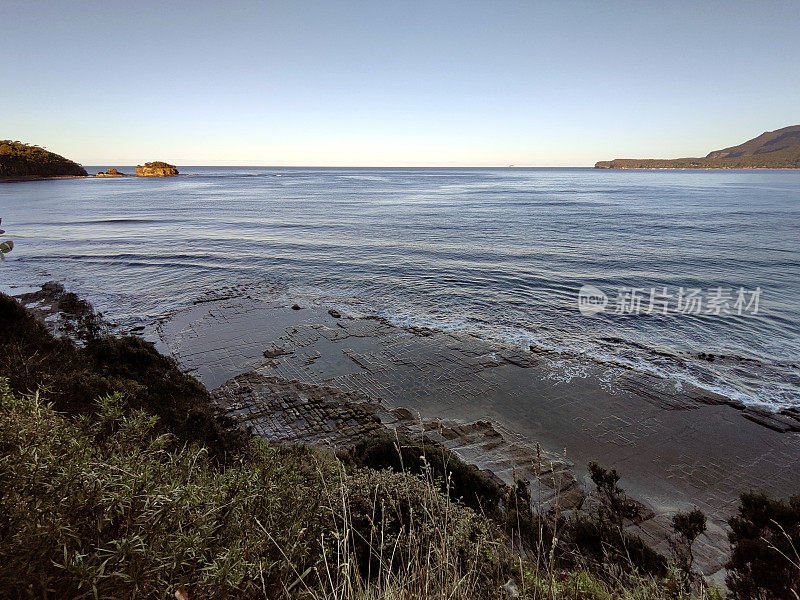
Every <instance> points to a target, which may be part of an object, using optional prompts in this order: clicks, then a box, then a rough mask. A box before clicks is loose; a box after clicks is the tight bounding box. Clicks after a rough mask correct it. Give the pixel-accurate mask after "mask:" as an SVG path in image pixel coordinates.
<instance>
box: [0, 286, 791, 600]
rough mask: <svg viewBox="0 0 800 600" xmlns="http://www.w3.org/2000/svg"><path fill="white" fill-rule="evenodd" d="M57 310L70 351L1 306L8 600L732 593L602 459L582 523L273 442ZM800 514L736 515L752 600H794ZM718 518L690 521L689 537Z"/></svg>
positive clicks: (344, 455)
mask: <svg viewBox="0 0 800 600" xmlns="http://www.w3.org/2000/svg"><path fill="white" fill-rule="evenodd" d="M50 285H55V284H50ZM61 292H63V290H61ZM59 304H60V306H59V315H58V317H57V321H58V322H57V323H56V324H55V327H56V329H57V330H58V331H60V332H61V333H62V335H60V336H56V335H54V334H53V333H51V331H50V330H49V329H48V328H47V327H45V325H44V324H43V323H42V322H41V321H40V320H39V319H37V318H36V317H35V316H34V314H33V313H32V312H31V311H30V310H27V309H25V308H24V307H23V306H21V305H20V304H19V303H18V302H17V301H16V300H14V299H13V298H10V297H8V296H5V295H0V338H2V340H3V341H2V344H0V378H2V379H0V597H59V598H132V597H167V596H170V597H178V598H192V599H193V598H230V597H236V598H276V597H303V598H331V599H334V598H335V599H342V600H344V599H350V598H465V599H466V598H495V597H506V598H510V597H521V598H532V599H533V598H535V599H544V598H548V599H556V598H558V599H575V600H577V599H598V600H599V599H609V600H610V599H612V598H630V599H633V598H653V599H656V600H658V599H666V598H675V599H686V598H690V597H696V598H708V597H718V596H719V594H718V592H716V591H715V590H713V589H712V590H709V589H707V588H706V587H705V586H704V585H702V584H701V581H700V580H699V579H698V578H697V577H695V576H690V575H688V574H686V573H684V572H683V570H682V569H683V567H682V565H683V563H681V562H680V561H679V558H678V557H676V558H674V559H670V558H668V557H664V556H661V555H660V554H658V553H657V552H655V551H653V550H652V549H650V548H649V547H648V546H647V545H646V544H645V543H644V542H643V541H642V540H641V539H639V538H638V537H636V536H634V535H632V534H630V533H628V532H627V531H625V528H624V524H625V523H628V522H630V521H631V520H632V519H636V518H637V516H636V512H637V507H636V504H635V503H634V502H632V501H631V500H630V499H628V497H627V495H626V494H625V493H624V491H623V490H622V489H621V488H620V486H619V481H620V478H619V474H618V473H617V472H616V470H614V469H613V468H611V469H607V468H604V467H601V466H599V465H596V464H593V465H592V466H591V467H590V472H591V474H592V478H593V480H594V483H595V485H596V487H597V490H596V492H595V494H594V495H593V497H594V498H595V501H596V506H595V507H594V508H586V509H585V510H581V511H580V512H574V513H573V512H569V513H568V512H567V511H563V510H561V509H559V507H558V503H557V502H556V504H555V506H552V507H550V508H548V509H547V510H545V509H543V508H541V507H537V506H536V503H535V502H532V501H531V495H530V491H529V490H528V488H527V487H526V485H525V484H524V483H523V482H518V483H517V484H516V485H515V486H505V485H503V484H501V483H500V482H498V481H496V480H494V479H492V478H491V477H488V476H487V475H486V474H485V473H483V472H481V471H479V470H478V469H476V468H475V467H472V466H470V465H467V464H465V463H463V462H462V461H460V460H459V459H458V458H457V457H455V456H454V455H452V454H451V453H450V452H449V451H447V450H446V449H445V448H444V447H443V446H441V445H438V444H435V443H432V442H428V441H426V440H425V439H422V440H412V439H407V438H402V437H398V436H393V435H372V436H369V437H367V438H364V439H362V440H360V441H358V442H357V443H356V444H355V445H354V446H353V447H352V448H350V449H349V450H343V451H341V452H339V453H338V454H334V453H332V452H330V451H327V450H320V449H313V448H309V447H307V446H302V445H298V444H272V443H269V442H267V441H265V440H264V439H261V438H257V437H254V436H251V435H249V434H247V433H245V432H244V431H242V430H241V429H239V428H238V427H236V424H235V423H234V422H232V421H230V420H227V419H225V418H223V417H222V416H220V414H218V412H217V411H216V409H215V407H214V404H213V402H212V400H211V396H210V394H209V393H208V392H207V391H206V390H205V388H204V387H203V386H202V385H200V384H199V383H198V382H197V381H196V380H194V379H193V378H192V377H190V376H189V375H186V374H184V373H183V372H181V370H180V369H179V368H178V365H177V363H175V362H174V361H173V360H172V359H169V358H167V357H164V356H162V355H161V354H159V353H158V352H157V351H156V350H155V349H154V348H153V346H152V345H151V344H149V343H147V342H145V341H143V340H141V339H139V338H136V337H116V336H112V335H109V334H108V333H107V332H106V331H105V329H104V325H103V323H102V320H101V319H100V318H99V316H98V315H96V314H95V313H94V311H93V310H92V308H91V306H90V305H88V303H86V302H85V301H83V300H81V299H80V298H78V297H77V296H76V295H74V294H69V293H65V292H63V293H61V295H60V303H59ZM51 325H52V319H51ZM799 508H800V498H798V499H793V500H791V501H790V502H788V503H785V502H779V501H774V500H770V499H766V498H764V497H758V499H756V500H752V499H747V498H745V499H743V505H742V509H741V515H740V516H739V517H737V518H738V519H739V521H733V520H732V530H733V533H732V538H731V539H732V542H733V544H734V554H733V557H732V559H731V565H730V569H731V573H732V579H731V582H732V584H733V585H732V590H733V592H734V593H735V594H739V595H737V596H736V597H737V598H745V597H756V596H747V594H748V593H750V592H751V591H753V590H755V591H756V592H757V593H760V594H762V596H763V597H775V598H783V597H792V596H788V595H780V594H789V593H790V592H789V591H790V590H793V589H794V588H793V587H792V586H793V585H795V584H794V583H792V582H793V581H794V582H796V581H797V577H796V575H797V573H798V571H794V570H793V569H795V568H796V564H795V563H794V562H792V560H786V559H785V558H783V556H782V554H783V555H785V556H786V557H789V558H791V557H793V556H796V554H792V548H793V547H794V548H796V547H797V545H796V544H797V543H798V541H800V540H798V535H800V533H798V514H800V510H798V509H799ZM704 519H705V517H704V516H703V515H702V513H699V514H698V513H687V514H686V515H684V516H682V517H679V518H676V521H675V529H676V531H677V532H678V534H679V535H680V536H682V537H679V538H678V540H677V541H676V543H678V542H679V543H682V544H688V548H689V551H691V545H692V542H693V541H694V538H696V537H697V532H698V531H699V530H700V529H701V528H702V525H704V523H705V521H704ZM772 523H775V524H774V525H773V524H772ZM781 531H785V532H786V533H787V534H788V536H789V537H787V538H786V540H788V541H786V540H784V539H783V538H781V537H780V533H781ZM765 532H766V533H768V534H769V537H766V541H764V542H763V543H762V542H761V541H760V540H762V538H764V534H765ZM792 536H794V537H792ZM792 544H795V545H794V546H792ZM773 548H775V549H773ZM781 553H782V554H781ZM754 560H755V561H761V562H752V561H754ZM762 563H763V564H764V565H768V566H769V569H761V564H762ZM762 572H763V573H768V575H766V576H763V577H762V576H761V573H762ZM771 582H778V583H775V584H773V583H771ZM771 585H772V586H773V587H770V586H771ZM781 586H782V587H781ZM795 591H797V590H795ZM770 594H776V595H773V596H770Z"/></svg>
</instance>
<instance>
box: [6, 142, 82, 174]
mask: <svg viewBox="0 0 800 600" xmlns="http://www.w3.org/2000/svg"><path fill="white" fill-rule="evenodd" d="M86 175H87V173H86V169H84V168H83V167H82V166H80V165H79V164H78V163H76V162H73V161H71V160H68V159H66V158H64V157H63V156H59V155H58V154H53V153H52V152H48V151H47V150H45V149H43V148H40V147H39V146H31V145H29V144H23V143H21V142H12V141H11V140H0V179H42V178H44V177H70V176H72V177H85V176H86Z"/></svg>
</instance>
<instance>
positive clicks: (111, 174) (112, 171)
mask: <svg viewBox="0 0 800 600" xmlns="http://www.w3.org/2000/svg"><path fill="white" fill-rule="evenodd" d="M95 177H126V175H125V173H120V172H119V171H117V170H116V169H107V170H106V171H105V172H103V171H100V172H99V173H98V174H97V175H95Z"/></svg>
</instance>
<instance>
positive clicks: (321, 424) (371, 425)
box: [146, 296, 800, 575]
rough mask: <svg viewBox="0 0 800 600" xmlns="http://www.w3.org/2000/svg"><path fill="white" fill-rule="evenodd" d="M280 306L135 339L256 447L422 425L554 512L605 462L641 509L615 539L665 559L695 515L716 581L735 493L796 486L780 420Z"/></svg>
mask: <svg viewBox="0 0 800 600" xmlns="http://www.w3.org/2000/svg"><path fill="white" fill-rule="evenodd" d="M291 306H292V302H288V303H287V301H286V300H285V299H282V300H277V299H276V300H255V299H252V298H249V297H244V296H241V297H224V298H221V299H216V300H215V299H211V300H204V301H202V302H198V303H197V304H196V305H195V306H194V307H192V308H190V309H188V310H184V311H181V312H178V313H176V314H174V315H172V316H170V317H168V318H166V319H164V320H162V321H161V322H159V323H158V324H157V325H156V326H155V327H154V328H153V329H151V330H149V331H148V332H146V335H147V337H150V338H151V339H154V340H155V341H156V343H157V347H158V348H159V350H161V351H162V352H164V353H166V354H169V355H171V356H173V357H175V358H176V359H177V360H178V361H179V363H180V364H181V365H182V366H183V367H184V368H185V369H187V370H188V371H189V372H191V373H192V374H194V375H195V376H196V377H198V378H199V379H200V381H202V382H203V384H205V385H206V386H207V387H208V388H209V389H210V390H215V392H214V393H215V396H216V398H217V401H218V402H219V403H220V405H221V406H222V408H223V409H224V410H226V411H227V412H228V413H229V414H232V415H233V416H236V417H237V418H239V419H240V420H241V421H242V423H243V424H244V425H246V426H247V427H249V428H250V429H251V430H252V431H254V432H255V433H257V434H260V435H264V436H265V437H268V438H270V439H274V440H279V441H282V440H286V441H295V440H296V441H305V442H309V443H315V444H322V445H324V444H332V445H346V444H347V443H348V442H349V441H352V440H353V439H355V438H356V437H357V436H359V435H362V434H364V433H367V432H370V431H374V430H376V429H380V428H388V429H390V430H391V429H393V428H398V429H400V430H401V431H402V432H406V433H413V432H414V431H418V432H421V430H422V429H423V428H424V429H425V430H426V435H430V436H431V437H433V438H434V439H438V440H439V441H442V442H443V443H445V444H446V445H447V446H449V447H450V448H451V449H453V450H454V452H455V453H456V454H457V455H458V456H460V457H461V458H463V459H464V460H466V461H467V462H470V463H473V464H476V465H477V466H478V467H480V468H482V469H486V470H488V471H491V472H492V473H493V475H494V476H496V477H499V478H500V479H502V480H504V481H505V482H506V483H511V482H513V480H514V479H515V478H519V477H522V478H524V479H528V480H531V481H532V486H531V488H532V491H533V492H534V497H535V498H536V499H537V501H538V502H541V503H542V504H543V505H544V506H547V505H551V504H552V503H553V502H554V501H555V500H556V499H558V502H559V504H560V505H561V506H562V507H567V508H578V507H579V506H580V505H581V502H582V501H583V498H584V495H585V494H586V493H587V492H588V491H591V489H592V484H591V481H590V480H589V478H588V475H587V469H586V465H587V463H588V462H589V461H592V460H595V461H598V462H599V463H600V464H603V465H606V466H615V467H616V468H617V469H618V471H619V472H620V474H621V476H622V479H621V481H620V485H621V486H622V487H623V488H624V489H625V490H626V491H627V492H628V493H629V494H630V495H631V496H632V497H633V498H635V499H636V500H638V501H640V502H642V503H643V504H644V505H645V506H646V507H647V508H648V509H650V510H651V511H652V517H651V518H648V519H646V520H645V521H644V522H642V523H640V524H637V525H631V529H633V530H636V532H637V533H639V534H640V535H642V537H643V538H644V539H645V540H646V541H647V542H648V543H650V544H651V545H653V546H654V547H656V548H657V549H660V550H661V551H664V552H668V546H667V543H666V535H667V532H668V531H669V530H670V518H671V515H672V514H674V513H675V512H676V511H677V510H687V509H691V508H694V507H697V508H700V509H702V510H703V511H704V512H706V514H708V516H709V528H708V532H707V533H706V534H705V535H704V536H702V537H701V538H700V539H699V540H698V543H697V547H696V554H697V557H698V566H699V568H700V569H702V570H703V571H704V573H705V574H707V575H709V574H713V573H717V574H718V575H719V574H720V573H721V570H720V569H721V567H722V563H723V562H724V560H725V557H726V556H727V554H728V543H727V536H726V529H725V520H726V519H727V518H728V517H729V516H730V515H732V514H733V513H734V512H735V511H736V508H737V506H738V497H739V494H740V493H742V492H746V491H764V492H767V493H770V494H773V495H777V496H787V495H791V494H796V493H798V492H799V491H800V489H799V488H800V462H799V461H798V459H800V434H798V430H800V417H799V416H798V415H797V414H796V413H791V412H787V413H785V414H782V415H770V414H769V413H764V412H760V411H755V410H749V409H745V407H744V406H743V405H740V404H737V403H736V402H732V401H730V400H728V399H726V398H724V397H722V396H718V395H716V394H713V393H709V392H706V391H704V390H701V389H698V388H693V387H690V386H686V385H684V386H682V388H678V387H676V384H675V383H674V382H669V381H666V380H662V379H659V378H656V377H652V376H647V375H644V374H641V373H637V372H634V371H631V370H629V369H627V368H625V367H623V366H619V365H601V364H597V363H593V362H591V361H588V360H586V359H581V358H580V357H569V356H563V355H560V354H551V353H536V352H533V351H528V350H525V349H520V348H516V347H512V346H506V345H502V344H494V343H489V342H486V341H483V340H480V339H477V338H474V337H472V336H468V335H459V334H453V333H446V332H439V331H431V330H426V329H404V328H399V327H395V326H393V325H391V324H389V323H387V322H385V321H383V320H380V319H375V318H349V317H346V316H339V315H338V313H336V311H333V314H331V313H330V312H329V311H327V310H325V309H324V308H320V307H316V308H314V307H311V308H301V309H300V310H293V309H292V308H291ZM537 462H538V463H539V465H538V466H537V465H536V463H537ZM542 463H545V464H546V466H547V468H545V469H544V471H539V472H540V474H541V473H542V472H543V473H544V475H543V476H542V477H540V479H539V480H538V481H537V469H540V467H541V464H542Z"/></svg>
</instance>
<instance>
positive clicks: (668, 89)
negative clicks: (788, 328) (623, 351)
mask: <svg viewBox="0 0 800 600" xmlns="http://www.w3.org/2000/svg"><path fill="white" fill-rule="evenodd" d="M798 32H800V2H797V1H792V2H770V1H768V0H766V1H762V2H735V1H724V2H702V1H692V2H688V1H687V2H682V1H675V2H663V1H658V2H641V1H640V2H608V1H604V2H599V1H598V2H568V1H567V2H557V1H555V0H554V1H553V2H532V1H531V2H504V1H496V0H483V1H481V2H469V1H463V0H462V1H458V2H436V1H434V0H426V1H422V2H416V1H410V0H402V1H395V0H392V1H380V0H372V1H369V2H360V1H356V0H347V1H341V2H310V1H302V0H300V1H297V0H291V1H286V2H258V3H256V2H253V3H245V2H235V1H225V2H222V1H220V2H200V1H197V2H186V3H180V2H171V1H161V2H147V1H141V0H140V1H137V2H125V3H121V2H113V1H103V2H37V1H35V0H29V1H25V2H13V1H12V2H10V1H9V0H0V82H1V83H2V90H1V91H0V138H10V139H18V140H21V141H26V142H30V143H38V144H40V145H42V146H45V147H47V148H48V149H50V150H53V151H55V152H58V153H60V154H64V155H65V156H67V157H69V158H73V159H74V160H77V161H79V162H82V163H83V164H86V165H101V166H102V165H129V164H135V163H140V162H143V161H145V160H154V159H162V160H167V161H170V162H175V163H177V164H184V165H187V164H195V165H197V164H208V165H211V164H248V165H279V164H297V165H304V164H305V165H307V164H314V165H507V164H516V165H534V166H535V165H541V166H547V165H591V164H593V163H594V162H595V161H597V160H601V159H609V158H615V157H645V156H647V157H676V156H695V155H700V154H705V153H707V152H708V151H710V150H713V149H717V148H720V147H724V146H728V145H733V144H737V143H739V142H742V141H744V140H745V139H748V138H751V137H754V136H755V135H757V134H760V133H762V132H763V131H765V130H772V129H777V128H780V127H784V126H786V125H791V124H797V123H800V76H798V73H799V72H800V33H798Z"/></svg>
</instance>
